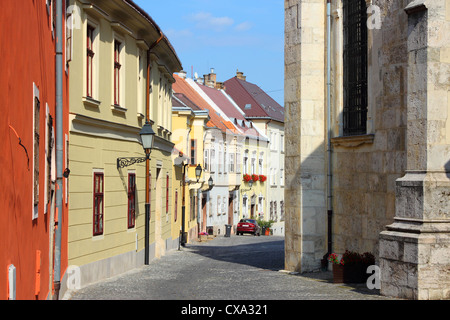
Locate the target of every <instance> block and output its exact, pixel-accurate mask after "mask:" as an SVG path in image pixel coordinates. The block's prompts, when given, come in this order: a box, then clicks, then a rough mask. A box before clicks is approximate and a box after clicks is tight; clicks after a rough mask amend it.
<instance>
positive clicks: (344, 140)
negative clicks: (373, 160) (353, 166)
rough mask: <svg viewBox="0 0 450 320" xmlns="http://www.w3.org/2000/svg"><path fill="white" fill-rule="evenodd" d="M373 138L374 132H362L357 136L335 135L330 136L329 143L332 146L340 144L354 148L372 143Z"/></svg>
mask: <svg viewBox="0 0 450 320" xmlns="http://www.w3.org/2000/svg"><path fill="white" fill-rule="evenodd" d="M374 139H375V135H374V134H364V135H359V136H345V137H335V138H331V143H332V144H333V146H335V147H337V146H341V147H344V148H354V147H359V146H361V145H363V144H372V143H373V140H374Z"/></svg>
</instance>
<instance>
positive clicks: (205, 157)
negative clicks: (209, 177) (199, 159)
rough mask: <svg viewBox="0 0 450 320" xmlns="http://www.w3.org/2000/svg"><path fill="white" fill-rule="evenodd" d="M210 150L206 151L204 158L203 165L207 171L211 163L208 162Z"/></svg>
mask: <svg viewBox="0 0 450 320" xmlns="http://www.w3.org/2000/svg"><path fill="white" fill-rule="evenodd" d="M208 153H209V152H208V150H205V151H204V159H203V166H204V169H205V171H208V167H209V163H208Z"/></svg>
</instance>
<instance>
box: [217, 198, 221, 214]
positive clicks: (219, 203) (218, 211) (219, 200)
mask: <svg viewBox="0 0 450 320" xmlns="http://www.w3.org/2000/svg"><path fill="white" fill-rule="evenodd" d="M221 202H222V198H221V197H220V196H217V215H220V214H221V211H222V203H221Z"/></svg>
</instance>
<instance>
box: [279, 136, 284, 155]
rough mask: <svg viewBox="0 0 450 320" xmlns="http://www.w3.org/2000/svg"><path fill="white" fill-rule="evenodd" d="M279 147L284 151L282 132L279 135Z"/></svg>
mask: <svg viewBox="0 0 450 320" xmlns="http://www.w3.org/2000/svg"><path fill="white" fill-rule="evenodd" d="M280 149H281V152H284V134H282V135H280Z"/></svg>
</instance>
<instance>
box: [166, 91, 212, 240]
mask: <svg viewBox="0 0 450 320" xmlns="http://www.w3.org/2000/svg"><path fill="white" fill-rule="evenodd" d="M172 101H173V105H172V123H173V142H174V143H175V148H174V150H175V151H174V153H173V163H174V167H173V170H174V177H175V179H176V180H175V185H174V187H173V197H174V199H175V200H174V201H175V206H177V208H176V213H175V215H176V219H174V220H173V228H172V237H173V238H175V237H176V236H180V234H181V232H185V234H186V238H185V239H183V240H182V242H183V243H184V242H190V241H191V240H193V239H197V238H198V232H199V231H201V230H202V229H204V222H205V221H206V217H204V216H203V214H202V213H203V211H201V212H200V211H199V210H200V209H201V208H203V200H204V199H206V198H205V197H203V196H200V197H199V194H198V192H199V190H200V192H202V191H207V189H208V183H207V181H208V179H207V178H209V176H207V173H206V171H205V163H204V159H203V157H202V155H203V153H204V151H203V147H204V143H203V139H204V136H205V127H206V124H207V122H208V121H209V120H210V117H209V112H208V110H202V109H200V108H199V107H198V106H197V105H195V104H194V103H193V102H192V101H191V100H189V98H187V97H186V96H185V95H184V94H182V93H174V95H173V100H172ZM198 165H200V166H201V168H202V175H201V176H200V179H199V181H198V182H197V178H196V173H195V169H196V167H197V166H198ZM183 178H184V180H183ZM183 185H184V188H183ZM183 197H184V207H185V209H184V210H185V212H184V217H183ZM205 213H206V212H205ZM183 221H184V228H183V227H182V223H183Z"/></svg>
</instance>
